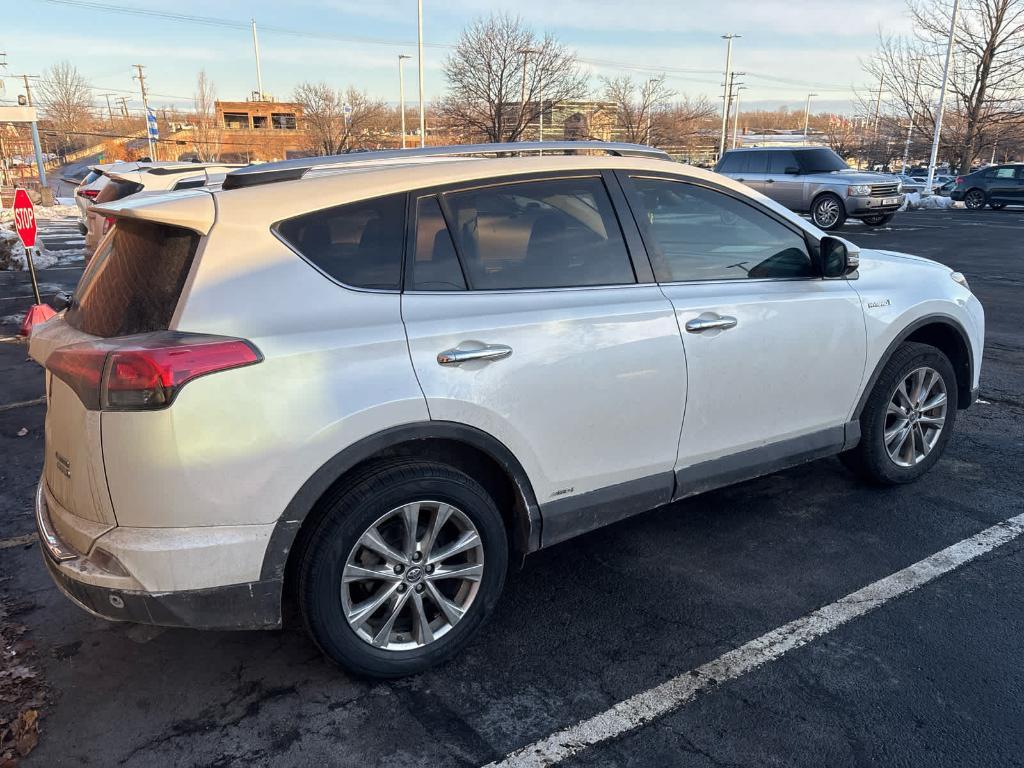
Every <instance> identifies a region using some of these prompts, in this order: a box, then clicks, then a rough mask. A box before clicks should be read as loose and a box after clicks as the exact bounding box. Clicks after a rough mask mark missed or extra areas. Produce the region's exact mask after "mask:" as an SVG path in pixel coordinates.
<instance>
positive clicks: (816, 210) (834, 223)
mask: <svg viewBox="0 0 1024 768" xmlns="http://www.w3.org/2000/svg"><path fill="white" fill-rule="evenodd" d="M811 221H813V222H814V225H815V226H816V227H818V228H819V229H824V230H825V231H826V232H832V231H834V230H836V229H839V228H840V227H841V226H843V223H844V222H845V221H846V204H845V203H844V202H843V201H842V199H841V198H840V197H839V195H833V194H832V193H831V192H829V193H826V194H824V195H818V197H816V198H815V200H814V202H813V203H812V204H811Z"/></svg>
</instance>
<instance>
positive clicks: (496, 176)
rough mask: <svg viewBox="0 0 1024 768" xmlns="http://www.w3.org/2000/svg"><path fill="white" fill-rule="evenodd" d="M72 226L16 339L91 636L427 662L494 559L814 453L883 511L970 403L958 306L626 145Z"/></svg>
mask: <svg viewBox="0 0 1024 768" xmlns="http://www.w3.org/2000/svg"><path fill="white" fill-rule="evenodd" d="M538 148H542V149H543V150H544V152H543V154H542V155H541V156H535V157H527V156H524V155H526V154H527V153H528V152H535V150H537V149H538ZM580 151H586V152H589V153H590V154H589V155H583V154H580ZM573 153H576V154H575V156H573ZM488 154H490V155H499V156H498V157H486V156H484V155H488ZM514 154H518V156H510V155H514ZM438 159H447V160H448V161H447V162H438ZM102 211H103V213H104V214H105V215H109V216H111V217H113V218H114V219H115V221H116V225H115V227H114V228H113V230H112V233H111V234H109V235H108V236H107V238H106V239H105V240H104V242H103V243H102V244H101V245H100V248H99V250H98V253H97V257H96V258H95V259H94V260H93V262H92V263H91V264H90V266H89V267H88V269H87V271H86V272H85V274H84V275H83V277H82V280H81V282H80V283H79V286H78V288H77V290H76V293H75V296H74V300H73V304H72V305H71V306H70V308H68V309H67V310H66V311H65V312H64V313H62V314H61V315H58V316H57V317H56V318H55V319H54V320H52V321H51V322H49V323H47V324H45V325H43V326H41V327H40V328H39V329H38V330H37V331H36V332H35V333H34V334H33V337H32V340H31V353H32V355H33V356H34V357H35V359H36V360H38V361H39V362H41V363H43V364H44V365H45V367H46V369H47V371H48V375H47V377H46V378H47V394H48V412H47V419H46V460H45V469H44V474H43V478H42V480H41V481H40V484H39V491H38V496H37V501H36V510H37V519H38V526H39V530H40V533H41V538H42V541H43V542H44V544H45V558H44V559H45V561H46V564H47V566H48V567H49V570H50V572H51V573H52V574H53V577H54V579H55V580H56V582H57V584H58V585H59V586H60V588H61V589H62V590H64V592H65V593H67V595H68V596H69V597H71V599H73V600H74V601H75V602H76V603H78V604H79V605H81V606H83V607H84V608H86V609H87V610H89V611H92V612H93V613H96V614H99V615H100V616H103V617H106V618H109V619H119V620H128V621H141V622H153V623H158V624H165V625H177V626H190V627H208V628H256V627H276V626H279V625H280V624H281V616H282V600H283V599H284V598H286V597H287V598H289V599H294V600H295V601H296V602H297V605H298V608H299V611H300V613H301V616H302V617H303V620H304V622H305V625H306V627H307V628H308V630H309V633H310V634H311V636H312V637H313V638H314V639H315V641H316V642H317V643H318V644H319V646H320V648H322V649H323V651H324V652H325V653H326V654H327V655H328V656H330V657H331V658H333V659H336V660H337V661H339V662H341V663H342V664H344V665H345V666H347V667H348V668H350V669H352V670H355V671H357V672H359V673H362V674H366V675H373V676H395V675H402V674H406V673H410V672H415V671H417V670H422V669H424V668H426V667H428V666H430V665H432V664H435V663H437V662H439V661H441V660H443V659H445V658H447V657H450V656H451V655H453V654H455V653H456V652H457V651H458V650H459V649H460V648H462V647H463V646H464V645H465V643H466V642H467V641H468V640H469V639H470V638H471V637H472V636H473V634H474V633H475V632H476V631H477V630H478V629H479V628H480V626H481V624H482V623H483V622H484V620H485V619H486V618H487V616H488V614H490V612H491V611H492V610H493V608H494V606H495V603H496V601H497V599H498V596H499V594H500V592H501V589H502V585H503V583H504V581H505V575H506V571H507V569H508V567H509V566H510V564H519V563H520V562H521V561H522V558H523V556H524V555H526V554H527V553H529V552H532V551H534V550H537V549H539V548H541V547H547V546H550V545H552V544H556V543H558V542H560V541H564V540H565V539H568V538H570V537H572V536H575V535H577V534H580V533H583V532H585V531H589V530H592V529H594V528H596V527H598V526H601V525H605V524H607V523H610V522H613V521H616V520H621V519H623V518H625V517H628V516H630V515H633V514H636V513H639V512H642V511H643V510H646V509H650V508H652V507H656V506H659V505H664V504H668V503H670V502H672V501H675V500H677V499H681V498H684V497H686V496H690V495H692V494H695V493H699V492H701V491H705V490H708V489H710V488H715V487H718V486H722V485H726V484H729V483H734V482H737V481H740V480H744V479H747V478H750V477H754V476H756V475H760V474H764V473H766V472H771V471H775V470H777V469H780V468H783V467H786V466H790V465H793V464H797V463H799V462H804V461H808V460H811V459H816V458H819V457H823V456H829V455H833V454H839V455H840V456H841V457H842V458H843V459H844V460H845V461H846V462H847V463H848V464H849V465H850V466H852V467H854V468H856V470H857V471H859V472H860V473H861V474H862V475H863V476H864V477H866V478H867V479H869V480H871V481H874V482H876V483H903V482H908V481H912V480H916V479H917V478H919V477H920V476H921V475H923V474H924V473H925V472H926V471H928V470H929V469H931V468H932V466H933V465H934V464H935V463H936V461H937V460H938V459H939V456H940V455H941V454H942V452H943V449H944V448H945V446H946V444H947V442H948V441H949V438H950V433H951V431H952V429H953V424H954V421H955V418H956V414H957V410H958V409H962V408H966V407H967V406H969V405H970V404H971V403H972V402H973V400H974V398H975V396H976V392H977V387H978V377H979V371H980V368H981V355H982V338H983V334H984V314H983V312H982V307H981V305H980V303H979V302H978V300H977V299H976V298H975V297H974V296H973V295H972V294H971V291H970V289H969V288H968V286H967V283H966V281H965V280H964V278H963V276H962V275H960V274H959V273H956V272H952V271H951V270H949V269H948V268H946V267H944V266H942V265H940V264H936V263H935V262H932V261H928V260H926V259H920V258H916V257H913V256H907V255H903V254H897V253H890V252H882V251H872V252H869V251H862V252H860V253H859V260H858V253H857V251H856V250H855V249H854V246H852V245H851V244H849V243H846V242H845V241H843V240H840V239H838V238H834V237H828V236H825V235H824V234H823V233H822V232H821V231H820V230H818V229H815V228H814V227H813V226H812V225H810V224H809V223H807V222H805V221H803V220H802V219H801V218H799V217H798V216H796V215H795V214H792V213H790V212H789V211H787V210H786V209H784V208H783V207H781V206H780V205H778V204H776V203H773V202H772V201H770V200H768V199H767V198H765V197H763V196H761V195H759V194H757V193H756V192H752V191H751V190H749V189H747V188H746V187H744V186H742V185H740V184H738V183H736V182H732V181H730V180H728V179H725V178H723V177H721V176H717V175H714V174H711V173H707V172H704V171H700V170H697V169H694V168H689V167H686V166H682V165H678V164H675V163H672V162H669V161H668V160H667V159H666V158H665V157H664V156H663V155H662V154H661V153H659V152H657V151H656V150H652V149H650V148H644V147H635V146H631V145H620V144H596V143H595V144H590V143H583V142H579V143H571V142H565V143H546V144H543V145H536V144H526V145H507V144H506V145H496V146H492V145H482V146H473V147H453V148H429V149H426V150H411V151H406V152H403V153H379V154H377V155H368V154H361V155H348V156H345V157H341V158H311V159H303V160H297V161H286V162H283V163H274V164H267V165H262V166H252V167H249V168H245V169H242V170H238V171H234V172H232V173H231V174H229V175H228V177H227V179H226V180H225V182H224V184H223V188H222V189H220V190H209V189H195V190H188V191H184V192H177V193H174V194H170V195H167V196H164V197H161V196H157V197H150V198H146V199H135V200H122V201H119V202H117V203H112V204H110V205H108V206H106V207H103V208H102Z"/></svg>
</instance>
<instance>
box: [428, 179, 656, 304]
mask: <svg viewBox="0 0 1024 768" xmlns="http://www.w3.org/2000/svg"><path fill="white" fill-rule="evenodd" d="M446 199H447V200H448V204H449V205H450V207H451V211H452V215H453V217H454V221H453V222H452V224H453V226H454V227H456V229H457V232H456V236H457V237H458V239H459V243H460V246H461V249H462V256H463V259H464V266H465V268H466V273H467V274H466V278H467V280H468V281H469V285H470V287H471V288H473V289H477V290H508V289H517V288H563V287H570V286H586V285H619V284H623V283H633V282H636V278H635V277H634V275H633V267H632V265H631V264H630V261H629V255H628V253H627V251H626V246H625V243H624V242H623V239H622V231H621V229H620V228H619V222H618V220H617V219H616V218H615V213H614V211H613V209H612V205H611V201H610V200H609V198H608V192H607V190H605V187H604V182H602V181H601V179H599V178H578V179H552V180H550V181H532V182H522V183H518V184H504V185H501V186H494V187H485V188H483V189H474V190H467V191H465V192H455V193H452V194H450V195H448V196H447V197H446Z"/></svg>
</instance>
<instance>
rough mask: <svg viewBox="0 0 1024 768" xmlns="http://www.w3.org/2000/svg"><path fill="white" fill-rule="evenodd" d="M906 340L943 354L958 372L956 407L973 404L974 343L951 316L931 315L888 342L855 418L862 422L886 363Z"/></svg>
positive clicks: (864, 390) (912, 324)
mask: <svg viewBox="0 0 1024 768" xmlns="http://www.w3.org/2000/svg"><path fill="white" fill-rule="evenodd" d="M907 341H915V342H918V343H921V344H928V345H930V346H933V347H935V348H936V349H939V350H941V351H942V352H943V354H945V355H946V357H948V358H949V361H950V362H951V363H952V364H953V370H954V371H955V372H956V384H957V387H956V388H957V408H958V409H963V408H967V407H968V406H969V405H970V403H971V388H972V383H973V381H974V359H973V358H972V356H971V344H970V341H969V336H968V335H967V331H966V330H964V327H963V325H962V324H961V323H960V321H958V320H957V319H956V318H954V317H952V316H950V315H941V314H932V315H926V316H924V317H920V318H918V319H917V320H915V321H914V322H912V323H910V324H909V325H908V326H906V327H905V328H904V329H903V330H902V331H900V332H899V333H898V334H896V337H895V338H894V339H893V340H892V341H891V342H889V346H887V347H886V348H885V352H883V353H882V355H881V356H880V357H879V359H878V362H877V363H876V364H875V368H874V370H873V371H872V372H871V376H870V378H868V380H867V383H866V385H865V387H864V389H863V391H862V392H861V395H860V399H859V400H858V401H857V408H856V410H854V412H853V418H854V419H859V418H860V415H861V413H862V412H863V411H864V406H865V405H867V401H868V398H869V397H870V396H871V390H873V389H874V387H875V382H877V381H878V377H879V375H880V374H881V373H882V369H883V368H884V367H885V364H886V363H888V362H889V359H890V358H891V357H892V354H893V352H895V351H896V348H897V347H899V345H900V344H903V343H904V342H907Z"/></svg>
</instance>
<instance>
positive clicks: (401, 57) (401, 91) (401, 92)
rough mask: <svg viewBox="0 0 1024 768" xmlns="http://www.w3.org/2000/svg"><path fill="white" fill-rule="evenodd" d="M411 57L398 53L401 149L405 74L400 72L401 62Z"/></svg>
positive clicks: (403, 122) (403, 128)
mask: <svg viewBox="0 0 1024 768" xmlns="http://www.w3.org/2000/svg"><path fill="white" fill-rule="evenodd" d="M411 58H412V56H406V55H405V54H404V53H400V54H398V111H399V113H400V114H401V116H402V149H405V75H403V74H402V62H403V61H405V60H406V59H411Z"/></svg>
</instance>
